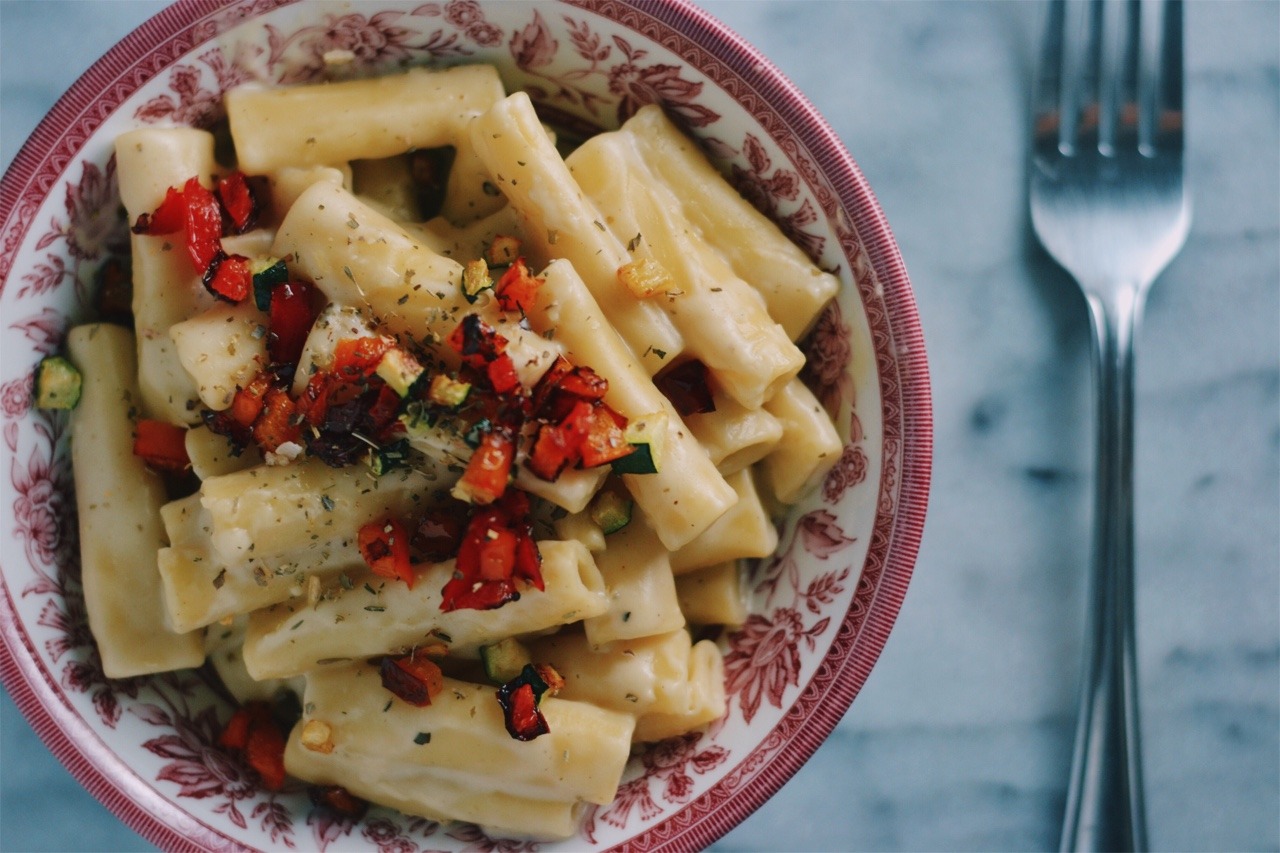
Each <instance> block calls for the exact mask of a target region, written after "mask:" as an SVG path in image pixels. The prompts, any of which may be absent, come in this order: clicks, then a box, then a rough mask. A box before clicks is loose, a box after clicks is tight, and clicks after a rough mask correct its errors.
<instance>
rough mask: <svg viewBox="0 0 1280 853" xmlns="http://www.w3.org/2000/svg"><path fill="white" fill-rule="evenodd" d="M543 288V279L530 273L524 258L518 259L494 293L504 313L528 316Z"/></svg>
mask: <svg viewBox="0 0 1280 853" xmlns="http://www.w3.org/2000/svg"><path fill="white" fill-rule="evenodd" d="M541 286H542V279H540V278H538V277H536V276H534V275H531V274H530V273H529V268H528V267H527V266H525V262H524V258H516V260H515V263H513V264H512V265H511V266H509V267H507V271H506V272H504V273H503V274H502V277H501V278H499V279H498V282H497V283H496V284H495V285H494V286H493V292H494V294H495V295H496V296H497V297H498V307H500V308H501V309H502V310H503V311H519V312H520V313H521V314H527V313H528V312H529V311H532V310H533V307H534V305H535V304H536V302H537V299H538V288H539V287H541Z"/></svg>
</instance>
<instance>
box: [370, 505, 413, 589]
mask: <svg viewBox="0 0 1280 853" xmlns="http://www.w3.org/2000/svg"><path fill="white" fill-rule="evenodd" d="M357 541H358V544H359V546H360V556H362V557H364V561H365V562H366V563H368V564H369V568H370V569H372V570H373V573H374V574H375V575H378V576H379V577H384V578H390V579H392V580H396V579H399V580H402V581H404V582H405V584H406V585H407V586H408V587H409V588H410V589H412V588H413V578H414V575H413V566H412V564H411V563H410V560H409V531H408V530H406V529H405V526H404V525H403V524H402V523H401V522H399V521H397V520H396V519H394V518H388V519H384V520H382V521H371V522H369V523H368V524H365V525H364V526H362V527H361V528H360V532H359V534H358V537H357Z"/></svg>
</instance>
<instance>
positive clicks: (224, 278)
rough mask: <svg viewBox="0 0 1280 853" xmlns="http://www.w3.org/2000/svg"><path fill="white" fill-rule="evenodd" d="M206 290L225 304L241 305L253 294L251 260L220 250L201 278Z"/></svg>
mask: <svg viewBox="0 0 1280 853" xmlns="http://www.w3.org/2000/svg"><path fill="white" fill-rule="evenodd" d="M201 280H202V281H203V282H204V286H205V289H206V290H208V291H209V292H210V293H212V294H213V295H214V296H216V297H218V298H219V299H221V300H223V301H225V302H231V303H233V304H235V303H240V302H243V301H244V300H245V298H246V297H247V296H248V295H249V294H250V293H252V292H253V273H252V272H250V270H249V259H248V258H246V257H244V256H243V255H228V254H226V253H225V252H223V251H222V249H221V248H219V249H218V252H217V254H215V255H214V256H213V260H212V261H210V263H209V267H208V268H207V269H206V270H205V271H204V275H203V276H202V277H201Z"/></svg>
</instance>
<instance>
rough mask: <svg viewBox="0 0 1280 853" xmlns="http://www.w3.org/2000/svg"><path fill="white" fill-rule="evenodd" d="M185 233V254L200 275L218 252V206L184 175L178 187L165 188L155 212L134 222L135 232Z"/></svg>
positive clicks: (219, 228) (219, 214) (212, 198)
mask: <svg viewBox="0 0 1280 853" xmlns="http://www.w3.org/2000/svg"><path fill="white" fill-rule="evenodd" d="M178 231H185V232H186V242H187V254H188V255H190V256H191V262H192V263H193V264H194V265H195V268H196V270H197V271H198V272H199V273H200V274H201V275H204V273H205V271H206V270H208V269H209V265H210V264H211V263H212V262H213V259H214V258H215V257H216V256H217V255H218V253H219V252H221V251H222V209H221V208H220V207H219V206H218V200H217V199H216V198H214V195H213V193H211V192H209V191H208V190H207V189H205V188H204V186H203V185H202V184H201V183H200V179H199V178H195V177H192V178H188V179H187V182H186V183H185V184H183V186H182V189H180V190H179V189H177V188H175V187H169V189H168V190H167V191H166V192H165V195H164V201H162V202H161V203H160V206H159V207H157V208H156V210H155V212H154V213H152V214H150V215H147V214H145V213H144V214H142V215H141V216H139V217H138V221H137V222H136V223H134V226H133V233H135V234H151V235H159V234H173V233H175V232H178Z"/></svg>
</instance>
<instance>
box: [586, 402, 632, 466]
mask: <svg viewBox="0 0 1280 853" xmlns="http://www.w3.org/2000/svg"><path fill="white" fill-rule="evenodd" d="M590 412H591V413H590V415H589V416H588V417H587V418H586V422H585V424H584V425H583V428H582V431H583V439H582V446H581V453H582V467H584V468H594V467H596V466H597V465H607V464H608V463H610V462H612V461H614V460H615V459H621V458H622V457H624V456H627V455H629V454H631V453H634V452H635V448H634V447H632V446H631V445H630V444H629V443H628V442H627V439H626V436H625V435H624V434H623V432H622V427H621V426H619V425H618V418H620V417H621V415H618V414H617V413H616V412H614V411H613V410H612V409H610V408H609V407H608V406H606V405H605V404H603V403H596V404H595V405H594V406H591V409H590ZM625 423H626V421H625V420H624V421H623V424H625Z"/></svg>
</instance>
